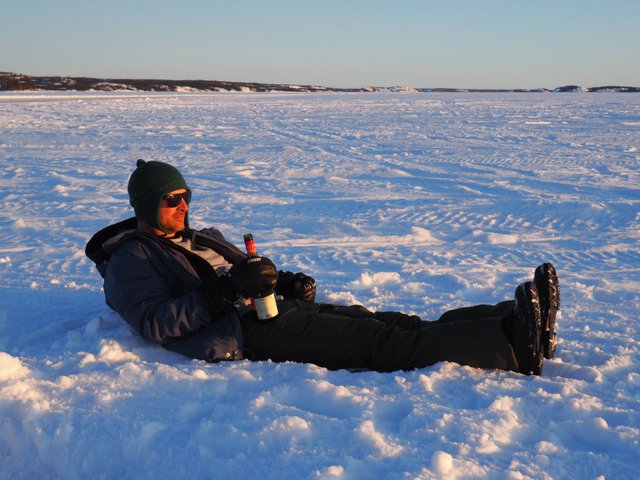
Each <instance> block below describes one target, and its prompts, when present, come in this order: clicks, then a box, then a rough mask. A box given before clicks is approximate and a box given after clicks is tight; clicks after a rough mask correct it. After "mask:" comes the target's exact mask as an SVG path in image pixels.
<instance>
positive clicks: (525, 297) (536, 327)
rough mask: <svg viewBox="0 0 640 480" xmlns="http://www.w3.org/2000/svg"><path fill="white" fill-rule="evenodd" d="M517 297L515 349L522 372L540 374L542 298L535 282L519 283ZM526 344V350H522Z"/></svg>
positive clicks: (541, 357)
mask: <svg viewBox="0 0 640 480" xmlns="http://www.w3.org/2000/svg"><path fill="white" fill-rule="evenodd" d="M515 299H516V310H515V317H516V335H515V336H516V339H515V343H516V345H515V346H514V350H516V359H517V360H518V366H519V367H520V373H523V374H525V375H540V372H541V371H542V363H543V361H544V359H543V355H542V347H541V345H540V334H541V333H542V332H541V329H542V325H541V319H540V300H539V297H538V291H537V289H536V286H535V284H534V283H533V282H526V283H522V284H520V285H518V288H516V293H515ZM520 345H525V347H524V348H525V351H521V349H522V347H519V346H520Z"/></svg>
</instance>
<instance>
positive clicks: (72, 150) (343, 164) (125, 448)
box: [0, 92, 640, 479]
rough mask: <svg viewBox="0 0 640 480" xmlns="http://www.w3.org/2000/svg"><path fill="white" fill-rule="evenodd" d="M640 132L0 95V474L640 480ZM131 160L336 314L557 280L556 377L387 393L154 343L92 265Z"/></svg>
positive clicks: (471, 103) (161, 100)
mask: <svg viewBox="0 0 640 480" xmlns="http://www.w3.org/2000/svg"><path fill="white" fill-rule="evenodd" d="M639 126H640V96H637V95H634V94H625V93H622V94H620V93H602V94H600V95H579V96H576V95H575V94H562V93H553V94H549V93H524V94H517V93H509V94H498V93H486V94H483V93H473V94H463V93H456V94H439V93H426V94H415V93H393V92H387V93H366V94H335V93H322V94H280V93H271V94H252V93H251V94H237V93H236V94H225V93H216V94H193V93H179V94H177V93H174V94H169V93H166V94H153V93H149V94H146V93H141V92H135V93H130V94H127V93H123V92H119V93H113V94H108V93H104V92H101V93H99V94H98V93H86V94H82V93H78V92H75V93H72V94H63V93H51V94H50V93H47V92H37V93H34V94H28V93H20V94H10V93H3V94H1V95H0V168H1V171H0V186H1V188H2V190H1V191H2V200H3V202H2V204H3V206H4V208H3V210H2V214H1V216H0V226H1V227H2V231H3V238H4V241H3V242H2V245H1V246H0V289H1V290H0V291H1V293H0V295H1V297H0V302H1V303H0V478H2V479H32V478H51V479H57V478H64V479H85V478H96V479H100V478H119V479H141V478H207V479H210V478H230V477H233V478H255V477H256V476H257V477H260V478H264V479H280V478H295V479H298V478H299V479H366V478H385V479H456V478H492V479H522V478H535V479H550V478H572V479H573V478H580V479H582V478H584V479H596V478H599V479H605V478H606V479H629V478H637V472H638V469H639V468H640V408H639V407H640V355H639V349H640V346H639V342H638V339H639V335H638V322H637V317H638V313H639V311H640V294H639V292H640V277H639V275H638V274H639V271H640V253H639V252H638V242H639V240H640V213H639V210H638V206H639V203H640V196H639V193H638V192H639V190H638V185H640V167H639V165H640V154H639V153H638V152H639V148H640V129H639ZM137 158H146V159H157V160H163V161H168V162H171V163H173V164H174V165H176V166H178V167H179V168H180V169H181V170H182V171H183V172H184V174H185V176H186V177H187V180H188V182H189V183H190V185H191V187H192V188H193V190H194V202H193V204H192V209H191V212H190V219H191V224H192V226H195V227H198V228H200V227H205V226H210V225H215V226H217V227H218V228H220V229H221V230H222V231H223V232H224V233H225V234H226V235H227V236H228V238H230V239H231V240H232V241H234V242H236V243H237V244H239V245H241V244H242V234H243V233H245V232H247V231H251V232H253V234H254V236H255V238H256V243H257V246H258V249H259V251H261V252H262V253H263V254H265V255H268V256H270V257H271V258H272V259H273V260H274V261H275V262H276V263H277V264H278V265H279V266H280V267H282V268H286V269H289V270H293V271H300V270H301V271H305V272H307V273H309V274H311V275H313V276H314V277H315V278H316V279H317V281H318V285H319V292H318V298H319V300H323V301H335V302H347V303H355V302H357V303H361V304H364V305H366V306H368V307H370V308H372V309H396V310H403V311H406V312H409V313H416V314H419V315H421V316H422V317H423V318H425V319H435V318H437V317H438V316H439V315H440V313H442V312H443V311H445V310H446V309H448V308H453V307H459V306H463V305H468V304H475V303H485V302H497V301H500V300H503V299H505V298H510V297H511V296H512V294H513V290H514V289H515V286H516V285H517V284H518V283H519V282H521V281H524V280H526V279H529V278H530V277H531V275H532V273H533V269H534V267H535V266H536V265H537V264H539V263H541V262H543V261H553V262H554V263H555V265H556V267H557V268H558V270H559V274H560V280H561V287H562V311H561V315H560V318H559V320H558V329H559V336H560V341H559V345H558V350H557V355H556V358H554V359H553V360H549V361H547V362H546V363H545V366H544V370H543V375H542V376H540V377H528V376H522V375H518V374H515V373H512V372H503V371H483V370H477V369H472V368H469V367H463V366H460V365H457V364H454V363H440V364H437V365H433V366H431V367H429V368H424V369H420V370H415V371H411V372H395V373H390V374H382V373H375V372H362V373H351V372H347V371H336V372H331V371H327V370H324V369H322V368H319V367H316V366H313V365H300V364H292V363H287V364H275V363H272V362H250V361H241V362H230V363H221V364H207V363H203V362H199V361H193V360H190V359H187V358H184V357H180V356H179V355H177V354H174V353H171V352H167V351H164V350H162V349H161V348H159V347H154V346H151V345H147V344H145V343H143V342H142V341H141V340H140V339H139V338H138V337H137V336H135V335H134V334H133V333H132V332H131V331H130V330H129V329H128V328H127V327H126V326H125V325H124V323H123V321H122V320H121V319H120V318H119V317H118V315H117V314H115V313H113V312H111V311H110V310H109V308H108V307H106V305H105V304H104V298H103V295H102V291H101V282H100V278H99V276H98V274H97V272H96V271H95V270H94V268H93V266H92V264H91V262H90V261H88V259H86V258H85V256H84V252H83V250H84V245H85V243H86V241H87V240H88V239H89V238H90V236H91V235H92V234H93V233H94V232H95V231H97V230H98V229H100V228H102V227H104V226H106V225H107V224H109V223H112V222H114V221H116V220H120V219H124V218H127V217H128V216H130V215H131V213H132V211H131V208H130V207H129V205H128V201H127V193H126V181H127V179H128V176H129V174H130V173H131V171H132V169H133V167H134V164H135V160H136V159H137Z"/></svg>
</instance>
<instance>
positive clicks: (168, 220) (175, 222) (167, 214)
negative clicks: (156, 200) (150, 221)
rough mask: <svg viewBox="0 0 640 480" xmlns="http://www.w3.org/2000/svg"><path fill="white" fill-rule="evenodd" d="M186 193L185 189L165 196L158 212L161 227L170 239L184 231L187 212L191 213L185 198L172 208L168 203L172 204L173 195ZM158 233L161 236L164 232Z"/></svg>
mask: <svg viewBox="0 0 640 480" xmlns="http://www.w3.org/2000/svg"><path fill="white" fill-rule="evenodd" d="M186 192H187V190H185V189H184V188H182V189H180V190H174V191H172V192H169V193H168V194H167V195H165V196H164V197H163V199H162V201H161V202H160V208H159V210H158V220H159V223H160V226H161V227H162V228H164V230H165V231H166V232H167V235H168V236H170V237H171V236H173V235H175V234H176V233H178V232H180V231H182V230H184V220H185V217H186V215H187V212H188V211H189V205H187V202H185V200H184V198H180V199H179V203H178V204H177V205H176V206H175V207H170V206H169V205H168V203H171V202H170V200H171V196H172V195H176V196H178V195H180V194H181V193H186ZM167 197H169V200H167ZM174 199H175V197H174ZM156 233H157V234H159V235H161V234H162V232H159V231H158V232H156Z"/></svg>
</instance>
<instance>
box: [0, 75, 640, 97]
mask: <svg viewBox="0 0 640 480" xmlns="http://www.w3.org/2000/svg"><path fill="white" fill-rule="evenodd" d="M0 90H3V91H25V90H52V91H67V90H68V91H90V90H91V91H144V92H273V91H277V92H379V91H393V92H603V91H607V92H636V93H637V92H640V87H628V86H618V85H608V86H601V87H588V88H584V87H580V86H578V85H565V86H562V87H558V88H554V89H552V90H549V89H546V88H538V89H483V88H471V89H469V88H413V87H397V86H396V87H361V88H335V87H324V86H318V85H293V84H270V83H255V82H253V83H252V82H227V81H218V80H155V79H130V78H126V79H113V78H90V77H59V76H58V77H56V76H53V77H38V76H29V75H23V74H19V73H9V72H0Z"/></svg>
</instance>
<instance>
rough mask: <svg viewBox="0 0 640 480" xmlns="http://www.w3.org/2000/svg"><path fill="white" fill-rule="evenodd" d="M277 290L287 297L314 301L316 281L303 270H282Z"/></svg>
mask: <svg viewBox="0 0 640 480" xmlns="http://www.w3.org/2000/svg"><path fill="white" fill-rule="evenodd" d="M275 291H276V293H277V294H278V295H282V296H283V297H284V298H286V299H295V300H302V301H303V302H309V303H313V301H314V300H315V299H316V281H315V280H314V279H313V278H312V277H310V276H309V275H305V274H304V273H302V272H298V273H292V272H285V271H282V270H280V272H278V283H277V285H276V287H275Z"/></svg>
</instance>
